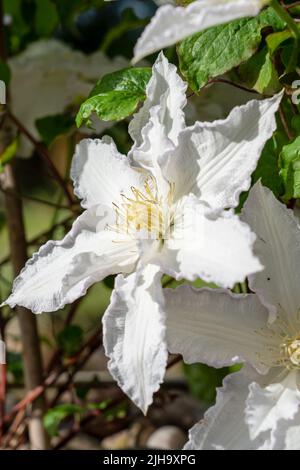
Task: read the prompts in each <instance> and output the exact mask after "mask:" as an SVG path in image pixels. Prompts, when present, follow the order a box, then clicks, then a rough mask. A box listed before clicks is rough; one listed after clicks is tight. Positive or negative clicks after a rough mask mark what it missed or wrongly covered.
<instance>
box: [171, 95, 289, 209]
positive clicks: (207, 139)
mask: <svg viewBox="0 0 300 470" xmlns="http://www.w3.org/2000/svg"><path fill="white" fill-rule="evenodd" d="M281 98H282V94H281V93H279V94H278V95H275V96H274V97H272V98H270V99H266V100H261V101H258V100H252V101H249V102H248V103H246V104H245V105H243V106H237V107H235V108H234V109H233V110H232V111H231V113H230V114H229V116H228V117H227V119H224V120H219V121H215V122H212V123H208V122H206V123H200V122H197V123H196V124H195V125H194V126H193V127H189V128H187V129H186V130H184V131H183V132H182V133H181V134H180V136H179V142H178V146H177V148H176V149H175V150H174V151H173V152H170V153H169V156H168V158H167V159H166V162H165V165H164V169H163V173H164V175H165V176H166V177H167V178H168V180H169V181H170V182H173V183H175V191H176V197H177V199H179V198H180V197H182V196H183V195H184V194H188V193H189V192H192V193H194V194H195V195H196V196H197V197H199V198H200V199H201V200H202V201H205V202H207V203H208V204H209V205H210V207H211V208H213V209H214V210H216V211H217V210H223V209H225V208H229V207H236V206H237V205H238V203H239V196H240V193H241V192H242V191H246V190H248V189H249V187H250V183H251V174H252V173H253V171H254V170H255V168H256V165H257V162H258V159H259V157H260V155H261V152H262V149H263V147H264V145H265V143H266V141H267V140H268V139H269V138H270V137H271V136H272V134H273V132H274V130H275V129H276V120H275V113H276V111H277V109H278V106H279V103H280V101H281ZM183 155H184V156H185V157H183Z"/></svg>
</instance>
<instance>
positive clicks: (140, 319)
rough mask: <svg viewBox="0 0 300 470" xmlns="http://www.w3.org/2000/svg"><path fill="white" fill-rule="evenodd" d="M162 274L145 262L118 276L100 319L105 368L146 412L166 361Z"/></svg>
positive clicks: (163, 371) (157, 386) (160, 380)
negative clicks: (134, 270) (101, 320)
mask: <svg viewBox="0 0 300 470" xmlns="http://www.w3.org/2000/svg"><path fill="white" fill-rule="evenodd" d="M160 280H161V273H160V272H159V270H158V268H157V267H155V266H153V265H151V264H150V265H148V266H147V267H145V268H140V269H139V270H138V271H137V272H135V273H133V274H131V275H129V276H128V277H125V278H124V277H123V276H122V275H120V276H118V277H117V279H116V284H115V290H114V291H113V294H112V299H111V303H110V306H109V308H108V310H107V311H106V313H105V315H104V318H103V328H104V347H105V352H106V355H107V356H108V357H109V358H110V361H109V364H108V367H109V370H110V372H111V374H112V376H113V377H114V379H115V380H117V382H118V384H119V386H120V387H121V388H122V390H123V391H124V392H125V393H126V394H127V395H128V396H129V397H130V398H131V400H132V401H133V402H134V403H135V404H136V405H137V406H138V407H139V408H141V410H142V411H143V412H144V413H146V412H147V409H148V406H149V405H150V404H151V403H152V397H153V393H154V392H156V391H157V390H158V388H159V385H160V383H161V382H162V380H163V377H164V373H165V367H166V363H167V347H166V339H165V317H164V310H163V296H162V288H161V282H160Z"/></svg>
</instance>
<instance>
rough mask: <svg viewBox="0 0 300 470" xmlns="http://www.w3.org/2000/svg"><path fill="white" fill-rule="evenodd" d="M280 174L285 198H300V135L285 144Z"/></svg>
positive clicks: (281, 157) (281, 156)
mask: <svg viewBox="0 0 300 470" xmlns="http://www.w3.org/2000/svg"><path fill="white" fill-rule="evenodd" d="M280 167H281V170H280V175H281V177H282V179H283V182H284V186H285V194H284V197H283V199H284V200H285V201H289V200H290V199H293V198H295V199H297V198H300V136H298V137H296V139H295V140H294V141H293V142H292V143H291V144H288V145H285V146H284V147H283V149H282V152H281V155H280Z"/></svg>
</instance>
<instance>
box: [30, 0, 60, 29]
mask: <svg viewBox="0 0 300 470" xmlns="http://www.w3.org/2000/svg"><path fill="white" fill-rule="evenodd" d="M35 2H36V13H35V31H36V33H37V34H38V35H39V36H50V34H51V33H52V32H53V31H54V29H55V28H56V26H57V25H58V22H59V16H58V13H57V9H56V6H55V5H54V3H52V2H51V0H35Z"/></svg>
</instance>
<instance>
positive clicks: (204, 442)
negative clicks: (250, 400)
mask: <svg viewBox="0 0 300 470" xmlns="http://www.w3.org/2000/svg"><path fill="white" fill-rule="evenodd" d="M256 378H259V376H258V375H257V374H256V375H255V373H253V372H252V371H251V370H250V368H245V370H244V369H243V370H242V371H240V372H238V373H236V374H232V375H229V376H227V377H226V378H225V379H224V385H223V388H221V389H218V391H217V401H216V405H215V406H213V407H212V408H210V409H209V410H208V411H207V412H206V413H205V415H204V419H203V421H200V422H199V423H198V424H196V425H195V426H194V427H193V428H192V429H191V430H190V433H189V441H188V443H187V444H186V446H185V450H262V449H265V448H266V447H267V444H268V441H269V433H267V432H266V433H264V434H262V435H260V436H259V437H258V438H256V439H255V440H252V439H251V438H250V435H249V428H248V425H247V422H246V420H245V407H246V399H247V396H248V394H249V385H250V384H251V382H252V381H253V380H255V379H256Z"/></svg>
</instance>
